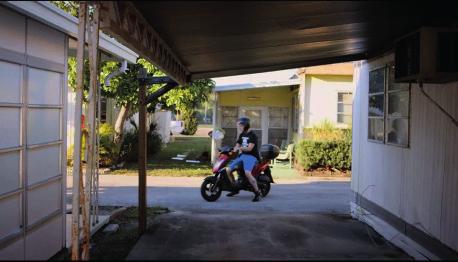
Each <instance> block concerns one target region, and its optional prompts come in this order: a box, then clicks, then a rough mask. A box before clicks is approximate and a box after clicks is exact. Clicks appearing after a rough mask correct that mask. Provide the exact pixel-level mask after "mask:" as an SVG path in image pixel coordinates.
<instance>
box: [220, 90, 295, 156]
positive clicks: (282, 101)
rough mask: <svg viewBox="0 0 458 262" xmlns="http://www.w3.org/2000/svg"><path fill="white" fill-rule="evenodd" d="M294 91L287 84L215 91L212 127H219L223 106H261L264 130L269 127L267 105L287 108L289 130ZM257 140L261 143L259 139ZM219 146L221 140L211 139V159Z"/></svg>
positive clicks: (289, 128)
mask: <svg viewBox="0 0 458 262" xmlns="http://www.w3.org/2000/svg"><path fill="white" fill-rule="evenodd" d="M294 92H297V91H291V89H290V87H289V86H284V87H272V88H256V89H251V90H235V91H224V92H217V93H216V96H215V97H216V100H215V110H214V111H215V116H214V128H220V127H221V108H222V107H224V106H234V107H261V108H262V109H263V112H264V119H265V121H264V122H263V123H262V124H263V129H265V130H268V128H269V127H268V119H269V116H268V115H267V114H268V112H269V110H268V107H286V108H288V109H289V110H288V117H289V119H288V130H291V99H292V94H293V93H294ZM248 97H256V100H251V99H248ZM266 133H267V132H266ZM290 135H291V134H290V133H288V138H291V136H290ZM263 139H264V140H265V141H264V142H266V141H267V136H263ZM234 142H235V141H234ZM259 142H260V143H261V141H259ZM262 143H263V142H262ZM219 146H221V141H214V140H212V160H213V161H214V160H215V159H216V157H217V148H218V147H219Z"/></svg>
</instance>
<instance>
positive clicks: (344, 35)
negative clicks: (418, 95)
mask: <svg viewBox="0 0 458 262" xmlns="http://www.w3.org/2000/svg"><path fill="white" fill-rule="evenodd" d="M95 7H96V9H95V10H96V11H95V12H97V10H99V11H100V29H101V30H102V31H104V32H106V33H108V34H109V35H112V36H115V37H116V39H117V40H119V41H120V42H122V43H123V44H125V45H126V46H128V47H129V48H131V49H132V50H134V51H135V52H136V53H138V54H140V55H141V56H143V57H145V58H146V59H147V60H149V61H150V62H152V63H153V64H155V65H156V66H158V67H159V68H160V69H161V70H163V71H164V72H165V73H167V74H168V75H169V76H170V78H172V79H173V80H174V81H175V82H177V83H179V84H180V85H183V86H184V85H186V84H187V83H189V82H190V81H192V80H195V79H200V78H209V77H220V76H229V75H238V74H247V73H258V72H265V71H272V70H281V69H289V68H294V67H305V66H313V65H322V64H331V63H338V62H347V61H355V60H363V59H371V58H375V57H377V56H381V55H383V54H384V53H385V52H387V51H389V50H391V49H393V47H394V41H395V40H396V39H397V38H398V37H401V36H403V35H405V34H407V33H409V32H411V31H412V30H415V29H417V28H418V27H420V26H453V25H456V15H455V13H454V8H453V7H452V6H451V4H446V3H440V4H438V3H437V2H428V3H423V2H422V3H415V5H412V3H402V2H340V1H338V2H330V1H326V2H285V1H278V2H272V1H269V2H166V1H157V2H156V1H155V2H129V1H127V2H100V3H96V4H95ZM140 90H141V91H140V93H139V99H140V104H141V103H142V101H143V103H144V102H145V93H144V91H142V88H141V89H140ZM143 90H144V88H143ZM144 119H145V111H144V110H140V120H141V121H140V129H139V130H140V134H142V131H141V130H142V129H143V130H144V124H145V121H144ZM142 126H143V127H142ZM142 142H143V143H144V142H145V140H143V141H142V140H140V143H142ZM75 155H78V154H76V153H75ZM75 162H76V161H75ZM145 165H146V162H145V150H144V147H143V149H142V150H140V155H139V180H140V181H139V185H140V188H139V207H140V224H139V225H140V230H144V229H145V219H144V218H145V217H144V216H145V206H146V199H145ZM455 175H456V173H455ZM388 190H389V189H387V191H385V192H384V193H386V194H389V191H388ZM363 193H364V192H363ZM382 193H383V192H382ZM382 213H383V212H382ZM455 239H456V238H455Z"/></svg>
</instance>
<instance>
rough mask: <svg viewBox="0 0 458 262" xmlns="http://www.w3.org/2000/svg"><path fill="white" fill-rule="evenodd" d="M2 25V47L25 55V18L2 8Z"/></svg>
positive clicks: (0, 34) (0, 30)
mask: <svg viewBox="0 0 458 262" xmlns="http://www.w3.org/2000/svg"><path fill="white" fill-rule="evenodd" d="M0 25H3V26H0V36H2V37H0V47H1V48H6V49H9V50H13V51H16V52H20V53H25V17H23V16H21V15H18V14H17V13H15V12H13V11H10V10H8V9H6V8H4V7H2V6H0ZM5 36H7V37H5Z"/></svg>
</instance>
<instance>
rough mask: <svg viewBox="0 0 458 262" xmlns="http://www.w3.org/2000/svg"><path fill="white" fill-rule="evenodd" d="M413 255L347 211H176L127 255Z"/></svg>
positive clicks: (243, 257) (242, 257)
mask: <svg viewBox="0 0 458 262" xmlns="http://www.w3.org/2000/svg"><path fill="white" fill-rule="evenodd" d="M169 259H170V260H296V259H299V260H304V259H313V260H314V259H325V260H330V259H338V260H343V259H345V260H356V259H357V260H359V259H371V260H373V259H374V260H410V259H412V258H411V257H409V256H408V255H406V254H405V253H404V252H403V251H402V250H400V249H399V248H396V247H394V246H393V245H391V244H390V243H389V242H388V241H386V240H385V239H383V238H382V237H381V236H380V235H378V234H377V233H376V232H375V231H374V230H372V229H371V228H370V227H368V226H367V225H365V224H363V223H361V222H359V221H357V220H354V219H352V218H351V216H350V215H347V214H290V213H286V214H279V213H275V214H272V213H269V212H254V213H250V214H247V213H246V212H237V211H202V210H195V211H176V212H172V213H168V214H164V215H161V216H158V217H157V218H156V219H155V220H154V223H153V225H151V226H150V228H149V229H148V232H147V233H145V234H144V235H143V236H142V237H141V238H140V239H139V241H138V242H137V244H136V245H135V247H134V248H133V249H132V251H131V252H130V254H129V256H128V257H127V260H169Z"/></svg>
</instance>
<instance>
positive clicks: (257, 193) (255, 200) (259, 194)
mask: <svg viewBox="0 0 458 262" xmlns="http://www.w3.org/2000/svg"><path fill="white" fill-rule="evenodd" d="M260 199H261V193H260V192H259V191H258V192H256V193H254V198H253V200H251V201H253V202H258V201H259V200H260Z"/></svg>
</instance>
